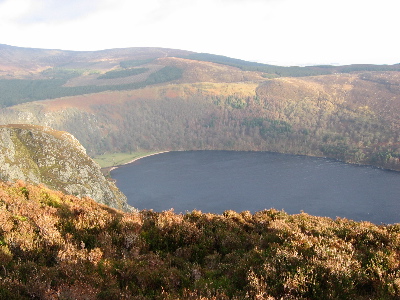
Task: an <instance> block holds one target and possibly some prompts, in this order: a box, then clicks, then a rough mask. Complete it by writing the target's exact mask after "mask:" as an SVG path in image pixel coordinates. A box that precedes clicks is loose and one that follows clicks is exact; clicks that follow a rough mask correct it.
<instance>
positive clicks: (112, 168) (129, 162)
mask: <svg viewBox="0 0 400 300" xmlns="http://www.w3.org/2000/svg"><path fill="white" fill-rule="evenodd" d="M167 152H170V151H161V152H156V153H152V154H147V155H144V156H140V157H136V158H135V159H132V160H131V161H128V162H127V163H124V164H121V165H118V166H113V167H110V169H109V170H108V173H110V172H111V171H112V170H115V169H117V168H118V167H120V166H124V165H127V164H131V163H133V162H135V161H137V160H139V159H142V158H144V157H149V156H153V155H157V154H161V153H167Z"/></svg>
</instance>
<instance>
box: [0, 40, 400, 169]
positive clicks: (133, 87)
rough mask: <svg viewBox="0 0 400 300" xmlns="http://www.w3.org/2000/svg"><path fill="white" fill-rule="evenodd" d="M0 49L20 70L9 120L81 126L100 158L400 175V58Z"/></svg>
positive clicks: (11, 80) (11, 75)
mask: <svg viewBox="0 0 400 300" xmlns="http://www.w3.org/2000/svg"><path fill="white" fill-rule="evenodd" d="M1 49H3V50H2V51H0V57H7V60H4V61H5V62H7V65H8V66H14V67H13V68H14V69H12V70H11V69H10V70H9V71H8V73H7V74H5V73H4V74H5V75H3V77H2V78H3V79H0V89H1V91H2V93H1V95H0V98H1V97H3V98H2V99H0V103H2V105H3V106H4V107H3V108H2V109H0V122H1V123H2V124H9V123H26V124H40V125H45V126H50V127H52V128H55V129H58V130H64V131H68V132H71V133H72V134H73V135H74V136H75V137H76V138H77V139H78V140H79V141H80V142H81V143H82V144H83V146H84V147H85V148H86V149H87V150H88V153H89V155H91V156H94V155H100V154H104V153H115V152H126V153H130V152H137V151H150V152H151V151H163V150H196V149H224V150H262V151H276V152H284V153H292V154H304V155H313V156H326V157H331V158H336V159H339V160H343V161H346V162H350V163H357V164H370V165H375V166H379V167H383V168H389V169H394V170H400V137H399V118H398V116H399V113H400V111H399V109H400V88H399V87H400V71H399V70H400V69H399V67H400V65H393V66H373V65H352V66H340V67H339V66H337V67H333V66H314V67H304V68H300V67H286V68H285V67H279V68H278V67H276V66H269V65H262V64H258V63H250V62H244V61H240V60H234V59H230V58H227V57H222V56H215V55H210V54H198V53H197V54H196V53H193V52H188V51H181V50H173V49H161V48H127V49H114V50H104V51H96V52H68V51H61V50H40V49H26V48H15V47H10V46H2V47H0V50H1ZM28 62H29V63H30V65H29V64H28ZM4 66H5V63H4ZM273 67H274V68H275V69H274V68H273ZM271 68H272V69H271ZM282 68H283V69H282ZM299 68H300V69H301V72H300V71H299ZM3 69H4V70H6V67H4V68H3ZM23 70H29V71H27V73H26V74H25V73H24V74H23ZM299 75H303V76H304V75H308V76H305V77H299ZM309 75H313V76H309ZM284 76H285V77H284ZM36 100H41V101H36ZM18 103H20V104H18ZM16 104H18V105H16Z"/></svg>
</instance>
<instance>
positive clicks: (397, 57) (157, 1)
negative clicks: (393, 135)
mask: <svg viewBox="0 0 400 300" xmlns="http://www.w3.org/2000/svg"><path fill="white" fill-rule="evenodd" d="M399 12H400V1H399V0H141V1H139V0H0V44H8V45H13V46H21V47H33V48H46V49H63V50H101V49H111V48H123V47H165V48H174V49H182V50H190V51H196V52H206V53H212V54H220V55H225V56H229V57H234V58H240V59H244V60H251V61H259V62H264V63H271V64H277V65H311V64H351V63H373V64H394V63H400V38H399V29H400V20H399Z"/></svg>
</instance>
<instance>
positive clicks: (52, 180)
mask: <svg viewBox="0 0 400 300" xmlns="http://www.w3.org/2000/svg"><path fill="white" fill-rule="evenodd" d="M0 179H1V180H3V181H15V180H23V181H26V182H29V183H33V184H39V183H41V184H45V185H46V186H47V187H49V188H52V189H55V190H60V191H62V192H65V193H68V194H72V195H75V196H78V197H90V198H92V199H94V200H95V201H97V202H99V203H102V204H106V205H108V206H110V207H114V208H117V209H121V210H125V211H129V210H130V209H131V208H130V207H129V205H128V204H127V202H126V201H127V199H126V197H125V195H124V194H123V193H122V192H121V191H119V189H118V188H117V187H116V186H115V184H114V183H113V182H111V181H109V180H107V179H106V178H105V177H104V175H103V174H102V173H101V170H100V166H99V165H98V164H97V163H95V162H94V161H93V160H92V159H91V158H90V157H89V156H88V155H87V154H86V150H85V148H84V147H83V146H82V145H81V144H80V143H79V141H78V140H77V139H76V138H75V137H74V136H73V135H71V134H69V133H67V132H64V131H57V130H53V129H51V128H49V127H42V126H37V125H25V124H24V125H21V124H19V125H4V126H0Z"/></svg>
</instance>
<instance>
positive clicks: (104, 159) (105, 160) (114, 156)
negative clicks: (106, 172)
mask: <svg viewBox="0 0 400 300" xmlns="http://www.w3.org/2000/svg"><path fill="white" fill-rule="evenodd" d="M155 153H157V152H149V151H147V152H146V151H138V152H131V153H123V152H119V153H108V154H103V155H97V156H95V157H93V160H94V161H95V162H97V163H98V164H99V165H100V167H102V168H108V167H113V166H119V165H123V164H126V163H128V162H130V161H132V160H134V159H138V158H141V157H144V156H147V155H150V154H155Z"/></svg>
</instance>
